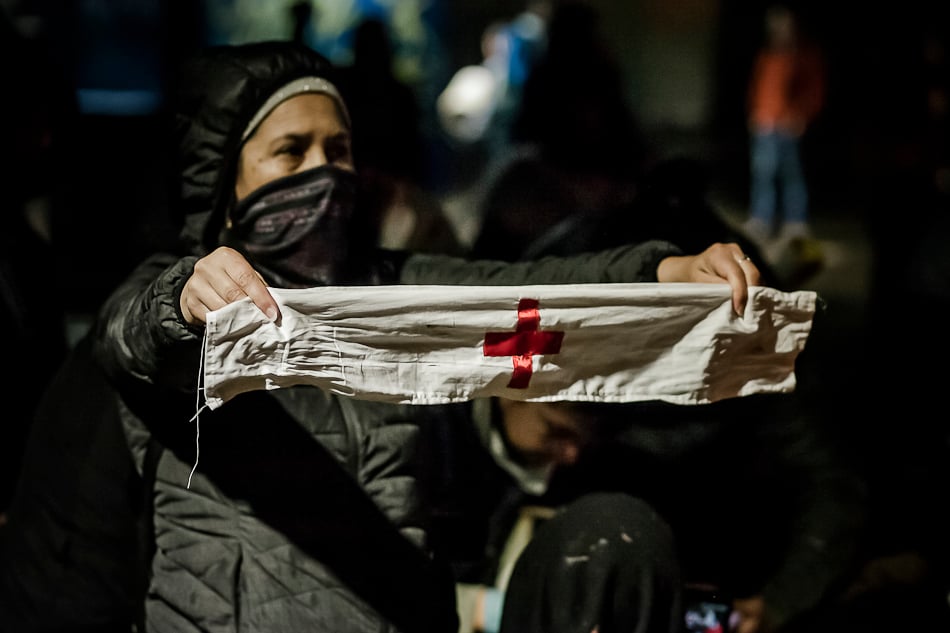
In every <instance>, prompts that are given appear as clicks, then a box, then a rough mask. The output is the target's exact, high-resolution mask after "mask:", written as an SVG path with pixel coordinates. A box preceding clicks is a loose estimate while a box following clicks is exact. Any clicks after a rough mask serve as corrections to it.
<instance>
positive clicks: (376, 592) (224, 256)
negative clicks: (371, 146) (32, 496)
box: [92, 41, 759, 633]
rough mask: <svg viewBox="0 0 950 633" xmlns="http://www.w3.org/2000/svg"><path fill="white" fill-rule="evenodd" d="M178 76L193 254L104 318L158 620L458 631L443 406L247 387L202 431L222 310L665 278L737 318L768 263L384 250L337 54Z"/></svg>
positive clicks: (128, 286) (266, 52) (184, 244)
mask: <svg viewBox="0 0 950 633" xmlns="http://www.w3.org/2000/svg"><path fill="white" fill-rule="evenodd" d="M179 79H180V82H179V85H180V94H179V99H178V104H179V105H178V109H177V110H176V111H175V124H176V129H177V135H178V144H179V147H178V149H179V160H180V170H181V172H180V193H181V199H180V208H179V211H180V213H181V216H180V217H181V219H182V228H181V238H182V239H181V245H180V249H179V250H178V252H167V253H157V254H154V255H152V256H150V257H148V258H147V259H146V260H145V261H144V262H143V263H142V264H141V265H140V266H139V267H137V268H136V269H135V270H134V271H133V272H132V273H131V275H130V276H129V277H128V279H127V280H125V281H124V282H123V283H122V284H121V285H120V286H119V287H118V288H117V289H116V290H115V291H114V292H113V293H112V294H111V295H110V296H109V297H108V298H107V299H106V301H105V302H104V304H103V306H102V309H101V311H100V313H99V315H98V319H97V322H96V324H95V326H94V329H93V331H92V337H93V341H92V344H93V354H94V358H95V360H96V362H97V363H98V364H100V365H101V367H102V368H103V370H104V372H105V374H106V375H107V376H108V377H109V380H110V381H111V383H112V384H113V385H114V387H115V390H116V394H115V395H116V397H117V398H118V402H119V405H120V410H121V413H122V424H123V426H124V429H125V433H126V436H127V438H128V441H129V445H130V448H131V450H132V453H133V456H134V458H135V462H136V465H137V468H138V469H139V470H140V472H142V474H143V477H144V479H145V481H146V485H147V486H150V487H151V490H150V492H151V494H150V499H151V503H152V507H151V508H147V509H146V512H147V513H149V517H148V518H149V520H150V523H151V525H152V531H153V536H152V537H151V538H152V546H153V554H152V556H151V558H150V563H149V565H150V566H149V579H148V590H147V596H146V604H145V609H144V620H145V630H146V631H148V632H150V633H155V632H160V631H176V632H180V631H191V630H214V631H224V630H235V629H238V628H240V629H241V630H256V631H269V632H272V633H273V632H281V631H294V632H296V631H304V630H333V631H337V632H350V631H352V632H357V631H374V632H377V631H391V630H400V631H407V632H408V631H439V632H440V633H443V632H445V631H453V630H455V629H456V628H457V622H458V616H457V614H456V611H455V599H454V586H453V582H452V579H451V577H450V576H449V575H448V567H447V566H443V565H442V564H441V563H440V561H439V560H437V559H434V558H433V556H432V555H431V551H430V548H429V546H428V543H427V532H426V527H427V524H426V523H427V522H426V508H425V505H424V503H423V498H422V493H423V491H424V486H422V482H421V481H420V479H419V478H418V477H417V473H418V472H419V471H418V469H417V468H416V467H417V466H418V459H419V456H418V455H417V454H416V452H415V451H416V448H417V446H418V444H417V442H418V439H419V433H418V431H419V427H418V422H419V421H420V420H421V419H422V418H423V417H425V416H427V415H431V411H432V410H433V409H435V408H436V407H426V406H410V405H395V404H388V403H379V402H369V401H361V400H357V399H353V398H347V397H342V396H339V395H336V394H333V393H329V392H326V391H323V390H321V389H319V388H316V387H312V386H296V387H290V388H286V389H279V390H273V391H255V392H250V393H246V394H241V395H240V396H238V397H236V398H235V399H234V400H233V401H230V402H228V403H226V404H225V405H224V406H222V407H220V408H219V409H216V410H214V411H203V412H201V415H200V438H201V441H200V446H198V444H197V442H196V433H197V431H198V429H196V426H195V424H196V423H195V422H194V421H193V422H192V423H189V420H191V419H192V418H193V417H194V416H195V410H196V398H198V395H199V389H200V386H199V384H198V382H199V381H198V376H199V372H200V366H199V364H200V359H201V346H202V337H203V328H204V325H205V323H206V319H207V315H208V313H209V312H210V311H213V310H217V309H219V308H222V307H223V306H225V305H227V304H230V303H232V302H235V301H238V300H242V299H245V298H250V300H251V301H252V302H253V303H254V304H255V305H256V306H257V307H258V308H259V309H260V310H261V311H262V312H263V313H264V314H265V315H267V317H268V318H270V319H272V320H278V319H280V318H281V315H280V313H279V309H278V304H277V303H276V302H275V300H274V298H273V296H272V295H271V293H270V291H269V287H281V288H305V287H314V286H326V285H338V286H347V285H379V284H435V283H438V284H448V283H458V284H485V285H490V284H497V285H502V284H504V285H521V284H531V283H586V282H614V281H626V282H634V281H635V282H649V281H660V282H712V283H728V284H730V286H731V287H732V298H733V305H734V308H735V309H736V311H737V312H738V313H740V314H741V312H742V310H743V308H744V304H745V301H746V300H747V296H748V288H749V286H751V285H756V284H758V282H759V273H758V269H757V268H756V267H755V265H754V264H753V263H752V262H751V261H750V260H748V258H746V257H745V256H744V254H743V253H742V251H741V249H740V248H739V247H738V246H737V245H735V244H722V243H717V244H713V245H711V246H710V247H709V248H708V249H706V250H705V251H703V252H702V253H699V254H695V255H686V254H683V253H682V252H681V251H680V250H679V249H678V248H677V247H676V246H674V245H672V244H669V243H665V242H647V243H644V244H638V245H630V246H624V247H620V248H616V249H613V250H611V251H606V252H601V253H593V254H585V255H583V256H577V257H572V258H549V259H546V260H544V261H539V262H522V263H518V264H506V263H502V262H495V261H465V260H462V259H458V258H452V257H449V256H444V255H431V254H430V255H419V254H416V255H413V254H408V253H397V252H390V251H383V250H379V249H378V248H376V246H375V244H376V243H377V242H376V239H375V238H376V235H375V232H374V229H372V228H371V225H370V224H369V223H367V222H366V221H364V219H363V217H362V215H361V212H362V207H361V205H360V204H359V202H360V197H359V188H358V186H357V181H356V173H355V168H354V157H353V154H352V151H351V125H359V121H351V120H350V116H349V113H348V108H347V105H346V104H345V103H344V100H343V98H342V97H341V95H340V93H339V91H338V90H337V88H336V86H335V71H334V69H333V67H332V66H331V65H330V64H329V63H328V61H327V60H326V59H325V58H323V57H322V56H321V55H319V54H318V53H316V52H314V51H313V50H311V49H309V48H306V47H303V46H300V45H297V44H294V43H291V42H276V41H275V42H257V43H252V44H244V45H238V46H219V47H212V48H210V49H207V50H205V51H203V52H202V53H201V54H199V55H198V56H197V57H196V58H195V59H193V60H192V61H191V62H189V63H188V64H187V65H186V66H185V67H184V68H183V72H182V75H181V76H180V78H179ZM199 450H200V461H198V452H199Z"/></svg>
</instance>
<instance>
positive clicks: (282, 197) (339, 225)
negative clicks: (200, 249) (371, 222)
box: [223, 165, 369, 288]
mask: <svg viewBox="0 0 950 633" xmlns="http://www.w3.org/2000/svg"><path fill="white" fill-rule="evenodd" d="M356 183H357V178H356V175H355V174H354V173H353V172H350V171H347V170H344V169H340V168H338V167H333V166H330V165H322V166H320V167H316V168H314V169H310V170H307V171H305V172H301V173H299V174H293V175H291V176H286V177H284V178H280V179H278V180H275V181H273V182H269V183H267V184H266V185H264V186H262V187H260V188H259V189H257V190H256V191H254V192H252V193H251V194H250V195H248V196H247V197H246V198H244V199H243V200H241V201H240V202H239V203H237V205H236V206H235V207H234V209H233V211H232V212H231V226H230V227H229V228H228V229H225V233H224V240H223V241H224V243H225V244H226V245H227V246H231V247H233V248H235V249H237V250H238V251H240V252H242V253H244V255H245V256H246V257H247V258H248V259H249V260H250V262H251V264H252V265H254V267H255V268H256V269H257V270H258V271H260V273H261V274H262V275H263V276H264V279H265V280H266V281H267V283H268V284H269V285H271V286H275V287H278V288H309V287H312V286H323V285H337V284H345V283H347V282H348V281H349V280H350V279H351V278H352V277H353V275H354V274H355V272H356V271H355V270H354V269H353V268H354V266H353V264H354V263H358V262H355V261H354V257H355V255H356V253H357V251H359V250H360V249H359V242H358V241H356V240H355V239H354V238H355V237H356V233H355V232H354V231H357V230H359V229H360V227H358V226H354V225H356V224H358V223H357V222H355V221H354V215H355V208H356V186H357V185H356ZM363 230H364V231H367V234H368V233H369V231H368V230H367V228H366V227H363Z"/></svg>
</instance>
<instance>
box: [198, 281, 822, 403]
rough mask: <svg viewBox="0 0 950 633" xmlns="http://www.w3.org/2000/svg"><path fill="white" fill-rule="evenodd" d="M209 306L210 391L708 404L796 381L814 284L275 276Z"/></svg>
mask: <svg viewBox="0 0 950 633" xmlns="http://www.w3.org/2000/svg"><path fill="white" fill-rule="evenodd" d="M271 292H272V293H273V295H274V297H275V299H276V300H277V302H278V303H279V305H280V309H281V314H282V318H281V319H280V321H279V322H278V323H272V322H270V321H268V320H267V318H266V317H265V316H264V315H263V314H262V313H261V311H260V310H259V309H258V308H257V307H256V306H254V304H253V303H251V302H250V300H249V299H245V300H243V301H238V302H235V303H232V304H230V305H228V306H226V307H224V308H222V309H220V310H216V311H213V312H209V313H208V315H207V328H206V332H205V337H206V338H205V345H204V358H203V367H204V372H203V380H204V395H205V404H206V406H207V407H208V408H211V409H215V408H217V407H220V406H221V405H222V404H224V403H225V402H227V401H228V400H230V399H231V398H233V397H235V396H236V395H238V394H240V393H242V392H246V391H251V390H257V389H279V388H282V387H288V386H291V385H297V384H309V385H315V386H317V387H321V388H323V389H326V390H329V391H332V392H334V393H338V394H343V395H348V396H352V397H354V398H362V399H369V400H381V401H389V402H398V403H408V404H442V403H450V402H458V401H464V400H470V399H473V398H482V397H486V396H502V397H505V398H511V399H516V400H534V401H554V400H577V401H602V402H632V401H642V400H663V401H667V402H671V403H674V404H705V403H710V402H714V401H717V400H722V399H724V398H732V397H738V396H746V395H751V394H756V393H768V392H788V391H793V390H794V388H795V360H796V358H797V357H798V355H799V353H800V352H801V351H802V350H803V349H804V346H805V342H806V340H807V338H808V335H809V333H810V331H811V326H812V319H813V317H814V313H815V306H816V300H817V296H816V294H815V293H814V292H811V291H796V292H781V291H778V290H775V289H772V288H767V287H752V288H750V289H749V301H748V304H747V306H746V310H745V314H744V315H743V316H741V317H739V316H737V315H735V313H734V312H733V310H732V301H731V290H730V287H729V286H728V285H726V284H687V283H670V284H662V283H660V284H658V283H628V284H617V283H611V284H576V285H537V286H410V285H405V286H372V287H321V288H312V289H303V290H282V289H271Z"/></svg>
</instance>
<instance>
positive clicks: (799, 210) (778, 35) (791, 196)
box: [745, 4, 825, 245]
mask: <svg viewBox="0 0 950 633" xmlns="http://www.w3.org/2000/svg"><path fill="white" fill-rule="evenodd" d="M765 33H766V44H765V46H764V47H763V48H762V49H761V50H760V51H759V53H758V54H757V56H756V58H755V62H754V65H753V69H752V75H751V78H750V80H749V87H748V124H749V133H750V140H751V145H750V151H751V154H750V166H751V174H750V175H751V189H750V195H749V198H750V199H749V218H748V220H747V221H746V223H745V229H746V232H747V233H748V234H749V236H750V237H751V238H753V239H755V240H757V241H758V242H759V243H760V245H762V244H764V243H766V242H768V241H769V240H771V239H772V238H773V236H776V235H777V236H778V238H779V239H780V240H782V241H788V240H793V239H803V238H808V237H810V235H811V231H810V226H809V217H808V215H809V214H808V212H809V195H808V193H809V192H808V184H807V182H806V179H805V172H804V168H803V165H802V159H801V142H802V138H803V136H804V134H805V132H806V131H807V130H808V129H809V127H810V126H811V125H812V124H813V123H814V121H815V119H816V118H817V116H818V115H819V113H820V112H821V110H822V108H823V106H824V101H825V67H824V60H823V58H822V55H821V53H820V51H819V50H818V48H817V46H816V45H815V44H813V43H811V42H810V41H809V40H808V39H806V38H805V37H804V36H803V35H802V33H801V29H800V25H799V20H798V17H797V15H796V14H795V13H794V12H793V11H792V10H791V9H790V8H789V7H787V6H785V5H782V4H776V5H772V6H770V7H769V8H768V9H767V11H766V15H765Z"/></svg>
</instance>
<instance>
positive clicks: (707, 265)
mask: <svg viewBox="0 0 950 633" xmlns="http://www.w3.org/2000/svg"><path fill="white" fill-rule="evenodd" d="M656 277H657V280H658V281H660V282H693V283H720V284H721V283H727V284H729V285H730V286H732V308H733V310H735V312H736V314H738V315H740V316H741V315H742V313H743V312H745V304H746V301H748V298H749V286H757V285H759V284H760V283H761V276H760V273H759V269H758V268H757V267H756V265H755V264H753V263H752V260H751V259H749V257H748V256H747V255H746V254H745V253H743V252H742V249H741V248H739V245H738V244H735V243H728V244H723V243H719V242H717V243H715V244H713V245H712V246H710V247H709V248H707V249H706V250H704V251H703V252H702V253H699V254H698V255H682V256H675V257H667V258H665V259H664V260H663V261H661V262H660V265H659V266H658V267H657V269H656Z"/></svg>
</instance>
